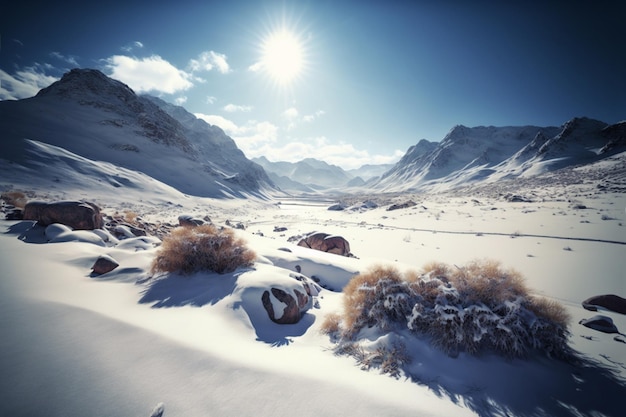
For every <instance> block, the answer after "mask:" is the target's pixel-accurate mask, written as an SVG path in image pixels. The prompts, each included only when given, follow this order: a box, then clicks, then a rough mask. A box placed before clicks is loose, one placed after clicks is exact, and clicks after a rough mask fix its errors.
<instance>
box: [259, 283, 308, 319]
mask: <svg viewBox="0 0 626 417" xmlns="http://www.w3.org/2000/svg"><path fill="white" fill-rule="evenodd" d="M271 292H272V295H273V296H274V297H276V299H277V300H278V301H280V302H281V303H283V304H286V307H285V308H284V310H283V311H282V314H281V312H278V311H274V304H273V303H272V300H271V299H270V291H268V290H265V291H264V292H263V295H262V297H261V301H262V302H263V307H264V308H265V311H267V314H268V315H269V318H270V320H272V321H273V322H274V323H278V324H295V323H297V322H299V321H300V318H301V317H302V312H301V311H300V305H301V295H300V292H299V291H297V290H295V291H294V292H295V293H296V294H297V295H296V297H297V299H296V298H295V297H294V296H293V295H291V294H288V293H287V292H285V291H284V290H282V289H280V288H272V289H271Z"/></svg>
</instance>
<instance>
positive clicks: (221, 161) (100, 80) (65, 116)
mask: <svg viewBox="0 0 626 417" xmlns="http://www.w3.org/2000/svg"><path fill="white" fill-rule="evenodd" d="M0 110H1V111H2V113H3V117H2V118H1V120H0V131H1V132H3V139H4V140H3V141H2V143H1V144H0V150H2V155H3V156H4V157H5V158H6V159H9V160H12V161H17V162H19V161H20V160H23V159H24V157H25V156H24V155H25V152H26V149H27V148H28V145H27V144H26V143H25V142H24V139H31V140H36V141H39V142H43V143H47V144H50V145H53V146H57V147H61V148H63V149H66V150H68V151H70V152H72V153H74V154H77V155H80V156H82V157H85V158H88V159H90V160H95V161H98V160H103V161H107V162H111V163H113V164H115V165H117V166H120V167H122V168H126V169H131V170H136V171H140V172H143V173H145V174H147V175H149V176H151V177H152V178H155V179H157V180H159V181H161V182H163V183H165V184H168V185H171V186H173V187H175V188H177V189H178V190H180V191H181V192H183V193H186V194H194V195H200V196H212V197H235V196H240V197H243V196H246V195H258V196H264V195H265V194H266V192H273V191H277V190H276V189H275V186H274V184H273V183H272V181H271V180H270V179H269V177H268V176H267V174H266V173H265V171H263V169H262V168H261V167H260V166H258V165H257V164H255V163H253V162H252V161H250V160H248V159H247V158H246V157H245V155H244V154H243V152H241V150H239V149H238V148H237V146H236V144H235V143H234V141H233V140H232V139H231V138H229V137H227V136H226V135H225V134H224V132H223V131H222V130H221V129H219V128H217V127H212V126H210V125H208V124H207V123H206V122H204V121H199V120H198V121H197V122H195V121H193V119H192V118H195V116H193V115H191V114H190V113H188V112H186V110H184V109H182V108H180V109H175V110H176V112H174V111H172V109H171V108H170V107H169V106H166V105H165V102H163V101H162V100H160V99H156V98H147V97H146V96H140V95H137V94H135V93H134V92H133V91H132V90H131V89H130V88H129V87H128V86H127V85H125V84H123V83H121V82H119V81H116V80H113V79H111V78H109V77H107V76H106V75H104V74H103V73H101V72H100V71H98V70H92V69H74V70H71V71H69V72H67V73H66V74H65V75H64V76H63V77H62V78H61V80H59V81H57V82H55V83H53V84H51V85H50V86H49V87H46V88H44V89H42V90H41V91H40V92H39V93H38V94H37V95H36V96H34V97H31V98H29V99H24V100H17V101H2V102H0ZM168 110H170V112H171V113H172V115H170V114H168ZM177 117H178V118H179V119H180V120H177ZM196 120H197V119H196Z"/></svg>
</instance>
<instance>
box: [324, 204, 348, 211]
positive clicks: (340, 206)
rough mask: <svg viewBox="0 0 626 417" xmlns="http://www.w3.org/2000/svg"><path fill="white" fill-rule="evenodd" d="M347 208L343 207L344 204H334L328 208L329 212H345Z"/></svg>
mask: <svg viewBox="0 0 626 417" xmlns="http://www.w3.org/2000/svg"><path fill="white" fill-rule="evenodd" d="M344 209H345V207H344V206H343V204H339V203H337V204H333V205H332V206H330V207H328V210H330V211H342V210H344Z"/></svg>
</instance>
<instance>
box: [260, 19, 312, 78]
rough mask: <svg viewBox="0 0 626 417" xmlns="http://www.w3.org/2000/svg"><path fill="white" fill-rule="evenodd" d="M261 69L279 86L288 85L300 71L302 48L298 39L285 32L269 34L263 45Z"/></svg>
mask: <svg viewBox="0 0 626 417" xmlns="http://www.w3.org/2000/svg"><path fill="white" fill-rule="evenodd" d="M262 54H263V57H262V63H263V68H264V69H265V70H266V71H267V72H268V74H269V75H270V76H271V77H272V78H274V79H275V80H276V81H277V82H278V83H280V84H288V83H290V82H291V81H293V80H294V79H295V78H296V77H297V76H298V75H299V74H300V72H301V71H302V67H303V66H304V56H303V48H302V45H301V43H300V41H299V39H298V38H297V37H296V36H295V35H294V34H293V33H291V32H289V31H287V30H284V29H282V30H279V31H276V32H274V33H272V34H270V35H269V36H268V37H267V39H266V40H265V42H264V43H263V51H262Z"/></svg>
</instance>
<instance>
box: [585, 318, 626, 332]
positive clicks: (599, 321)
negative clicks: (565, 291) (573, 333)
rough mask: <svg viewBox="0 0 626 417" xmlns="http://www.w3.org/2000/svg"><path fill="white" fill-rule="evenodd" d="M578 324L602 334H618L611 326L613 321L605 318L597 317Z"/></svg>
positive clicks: (613, 325)
mask: <svg viewBox="0 0 626 417" xmlns="http://www.w3.org/2000/svg"><path fill="white" fill-rule="evenodd" d="M578 323H579V324H582V325H583V326H585V327H589V328H590V329H593V330H597V331H599V332H603V333H619V330H617V327H616V326H615V324H613V320H612V319H611V318H610V317H607V316H602V315H597V316H593V317H591V318H588V319H582V320H581V321H579V322H578Z"/></svg>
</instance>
